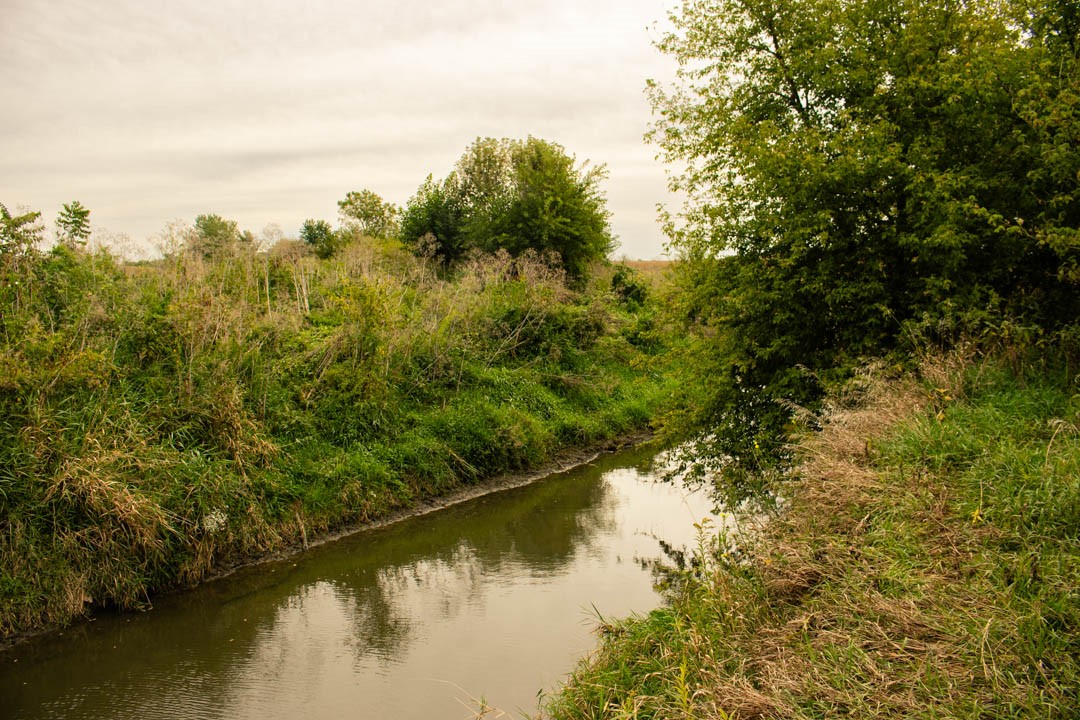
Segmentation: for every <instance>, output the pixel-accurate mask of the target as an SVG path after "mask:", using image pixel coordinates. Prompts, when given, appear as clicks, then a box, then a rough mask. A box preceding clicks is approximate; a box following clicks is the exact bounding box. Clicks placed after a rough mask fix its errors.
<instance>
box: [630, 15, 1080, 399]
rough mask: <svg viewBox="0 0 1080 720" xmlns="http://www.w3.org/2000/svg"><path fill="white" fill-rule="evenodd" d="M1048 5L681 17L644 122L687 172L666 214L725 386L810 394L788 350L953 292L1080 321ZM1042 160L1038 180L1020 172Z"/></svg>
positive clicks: (848, 346) (873, 335) (822, 356)
mask: <svg viewBox="0 0 1080 720" xmlns="http://www.w3.org/2000/svg"><path fill="white" fill-rule="evenodd" d="M1059 4H1060V5H1062V6H1064V5H1070V4H1071V3H1069V2H1065V0H1061V2H1060V3H1059ZM1046 14H1047V10H1046V8H1045V7H1044V8H1040V9H1039V10H1038V11H1037V12H1035V13H1034V15H1032V16H1028V17H1022V16H1021V14H1020V13H1019V12H1018V11H1017V7H1012V6H1009V5H1007V4H1006V3H996V2H959V1H956V0H908V1H903V0H901V1H897V0H686V2H684V3H683V4H682V6H681V8H680V9H678V10H677V11H675V12H674V13H673V15H672V21H673V24H674V30H673V31H671V32H670V33H669V34H667V35H666V36H665V37H663V39H662V40H661V41H660V43H659V46H660V48H661V50H663V51H664V52H666V53H668V54H670V55H672V56H673V57H674V58H675V59H676V60H677V61H678V63H679V68H680V69H679V71H678V81H677V82H676V83H675V84H674V85H673V86H662V85H658V84H655V83H653V84H650V92H651V98H652V102H653V105H654V108H655V110H656V112H657V113H658V115H659V120H658V121H657V122H656V124H655V126H654V128H653V130H652V133H651V137H652V139H653V140H654V141H655V142H657V143H658V144H659V145H660V146H661V148H662V150H663V153H664V155H665V156H666V157H667V159H669V160H670V161H673V162H676V163H679V164H680V165H682V166H683V167H685V168H686V169H685V171H684V172H681V173H679V174H677V175H675V177H674V178H673V182H672V185H673V187H674V188H675V189H676V190H679V191H681V192H684V193H685V194H686V196H687V197H688V202H687V204H686V206H685V208H684V211H683V212H682V213H681V214H680V215H678V216H675V217H671V218H669V220H670V223H669V230H670V232H671V234H672V237H673V241H674V245H675V246H676V247H677V248H678V249H679V250H681V251H682V253H683V254H684V256H685V257H686V259H687V260H688V263H689V265H696V266H695V267H693V268H692V270H691V275H692V282H691V285H692V293H691V295H690V296H689V297H690V298H691V302H690V307H689V310H690V312H691V314H692V315H693V316H694V317H695V318H697V319H699V320H700V321H702V322H704V323H708V324H713V325H716V326H718V327H719V328H720V330H719V332H718V333H717V334H716V335H717V337H718V338H719V340H718V343H719V344H721V345H724V347H723V348H716V347H714V348H713V352H715V353H717V356H718V358H720V359H719V362H720V363H721V366H722V367H721V370H722V372H720V373H719V374H720V375H721V376H724V377H727V378H728V384H742V385H749V386H754V387H760V386H762V385H764V386H767V387H769V388H770V389H771V391H773V392H775V393H776V394H778V395H781V396H788V397H790V396H793V395H800V394H805V392H806V391H807V390H808V388H807V387H806V386H807V384H810V385H813V384H814V383H813V382H812V381H811V380H810V379H809V377H808V375H807V374H806V373H805V372H802V371H801V370H800V369H799V366H800V365H801V366H809V367H810V368H813V369H821V368H827V367H830V366H833V365H835V364H837V363H839V362H842V361H843V359H844V358H849V357H852V356H860V355H865V354H871V353H879V352H881V351H883V350H887V349H888V348H889V347H891V346H892V345H893V344H894V343H895V342H896V341H897V338H898V336H899V334H900V332H901V328H902V327H903V326H904V324H905V322H907V321H910V320H912V319H916V318H921V317H924V316H927V315H941V314H942V313H943V312H944V311H947V310H949V309H954V310H957V311H959V312H963V311H966V310H971V309H977V308H978V309H982V308H988V307H994V308H996V309H999V310H1004V311H1007V312H1010V313H1013V314H1021V315H1023V316H1024V317H1026V318H1028V319H1030V320H1031V321H1033V322H1040V323H1048V324H1051V325H1052V324H1055V323H1060V322H1068V321H1071V320H1072V319H1073V318H1075V313H1076V311H1077V310H1078V306H1077V293H1076V290H1077V288H1076V286H1075V285H1072V284H1069V283H1068V282H1066V281H1065V279H1064V278H1065V276H1066V275H1068V269H1069V267H1070V266H1072V267H1074V266H1075V265H1074V264H1073V265H1070V264H1071V263H1074V262H1075V260H1074V258H1075V247H1074V246H1075V226H1076V217H1075V214H1076V209H1077V200H1078V198H1077V195H1076V193H1075V177H1073V178H1072V180H1071V181H1070V180H1069V173H1070V172H1071V171H1072V169H1073V168H1074V163H1075V162H1076V160H1077V157H1078V155H1077V153H1078V150H1077V145H1076V144H1075V143H1072V144H1070V142H1069V140H1070V139H1071V138H1072V137H1074V136H1071V135H1069V134H1068V133H1069V131H1066V130H1064V129H1063V128H1061V127H1060V125H1061V123H1062V120H1061V116H1062V115H1063V114H1064V113H1062V112H1061V110H1062V109H1063V108H1062V105H1063V103H1069V104H1070V108H1075V104H1076V97H1077V95H1076V82H1077V81H1076V74H1075V67H1076V65H1075V55H1076V53H1075V44H1074V45H1073V46H1072V47H1073V50H1071V51H1068V52H1063V51H1060V50H1058V51H1054V50H1051V49H1050V48H1049V47H1048V46H1047V45H1046V44H1045V43H1043V42H1042V41H1041V40H1040V39H1039V37H1038V36H1037V34H1036V33H1035V32H1034V31H1033V30H1032V27H1033V24H1032V23H1031V18H1032V17H1034V16H1043V17H1045V16H1046ZM1022 22H1026V23H1028V25H1029V27H1028V28H1027V29H1025V27H1024V26H1023V25H1022V24H1021V23H1022ZM1058 25H1062V23H1061V22H1059V23H1058ZM1071 32H1073V33H1074V34H1075V28H1073V30H1072V31H1071ZM1062 62H1067V63H1071V65H1068V67H1070V68H1072V71H1071V72H1072V74H1071V75H1068V74H1066V73H1062V72H1061V71H1060V70H1059V68H1061V67H1065V65H1062V64H1061V63H1062ZM1053 63H1058V65H1057V66H1056V67H1054V68H1051V65H1052V64H1053ZM1033 88H1034V89H1033ZM1036 92H1037V93H1040V97H1039V98H1032V93H1036ZM1051 96H1053V98H1056V100H1054V101H1053V102H1051V101H1050V98H1051ZM1055 102H1056V104H1057V107H1058V112H1057V114H1056V115H1054V114H1053V110H1052V107H1054V103H1055ZM1026 103H1033V104H1034V107H1033V108H1030V109H1027V108H1025V104H1026ZM1040 111H1041V112H1043V113H1047V114H1049V115H1051V118H1048V119H1046V120H1045V122H1047V123H1051V124H1053V123H1057V125H1055V126H1054V127H1052V128H1040V125H1039V121H1040V117H1041V116H1040V115H1039V113H1040ZM1071 132H1073V133H1075V126H1073V127H1072V130H1071ZM1051 160H1052V161H1053V162H1051ZM1053 163H1056V164H1057V165H1060V166H1061V167H1060V169H1057V170H1054V171H1053V176H1054V178H1055V179H1048V182H1047V184H1048V185H1052V186H1053V187H1050V188H1047V189H1045V190H1042V191H1040V189H1039V187H1038V184H1034V185H1033V184H1032V183H1031V182H1030V179H1032V178H1035V179H1039V178H1042V177H1043V176H1044V175H1046V174H1047V173H1050V172H1051V170H1050V169H1049V168H1050V167H1051V165H1052V164H1053ZM1051 206H1054V207H1056V208H1057V209H1056V210H1054V211H1053V212H1051V211H1050V210H1051ZM1055 243H1056V245H1055ZM1070 243H1072V244H1073V247H1070ZM1071 258H1072V259H1071ZM714 370H716V368H714ZM726 396H727V397H729V398H730V397H736V396H737V393H731V392H727V393H726Z"/></svg>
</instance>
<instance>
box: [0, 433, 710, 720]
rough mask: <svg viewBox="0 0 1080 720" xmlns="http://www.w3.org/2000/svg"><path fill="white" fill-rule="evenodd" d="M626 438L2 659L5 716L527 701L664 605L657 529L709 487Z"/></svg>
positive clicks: (702, 501)
mask: <svg viewBox="0 0 1080 720" xmlns="http://www.w3.org/2000/svg"><path fill="white" fill-rule="evenodd" d="M651 459H652V451H649V450H643V449H631V450H626V451H622V452H619V453H615V454H611V455H606V456H602V457H600V458H598V459H596V460H594V461H593V462H592V463H589V464H588V465H584V466H581V467H579V468H576V469H574V470H570V471H567V472H564V473H559V474H556V475H551V476H549V477H546V478H544V479H542V480H538V481H537V482H535V483H532V484H530V485H526V486H523V487H518V488H514V489H511V490H506V491H503V492H498V493H493V494H490V495H485V496H482V497H479V498H475V499H472V500H469V501H466V502H463V503H460V504H457V505H452V506H450V507H448V508H445V509H442V510H439V511H437V512H432V513H429V514H427V515H422V516H419V517H413V518H409V519H406V520H402V521H400V522H397V523H394V524H392V525H387V526H384V527H381V528H377V529H372V530H365V531H361V532H358V533H356V534H353V535H349V536H347V537H345V538H342V539H340V540H337V541H334V542H331V543H327V544H325V545H321V546H318V547H315V548H312V549H311V550H309V551H307V552H305V553H303V554H300V555H295V556H293V557H291V558H289V559H287V560H282V561H277V562H272V563H265V564H260V565H257V566H253V567H249V568H246V569H244V570H241V571H239V572H237V573H234V574H232V575H230V576H228V577H225V578H222V579H219V580H217V581H214V582H210V583H207V584H205V585H202V586H200V587H198V588H196V589H194V590H191V591H188V592H184V593H178V594H175V595H168V596H165V597H161V598H157V599H156V600H155V601H154V607H153V609H152V610H150V611H148V612H142V613H129V614H102V615H100V616H99V617H97V618H96V619H95V620H94V621H92V622H88V623H83V624H81V625H79V626H76V627H74V628H70V629H68V630H66V631H64V632H63V633H53V634H50V635H46V636H42V637H40V638H37V639H34V640H32V641H29V642H26V643H23V644H22V645H19V646H16V647H15V648H13V649H12V650H9V651H8V652H7V653H4V654H0V716H2V717H11V718H20V719H22V718H95V719H97V718H103V719H108V718H132V719H134V718H139V719H142V718H170V719H172V718H181V719H185V718H214V719H219V718H252V719H254V718H258V719H259V720H263V719H266V718H290V719H291V718H301V717H313V718H315V717H317V718H469V717H474V716H475V714H476V712H477V711H478V710H479V709H480V705H479V702H480V701H481V700H483V701H485V702H486V703H487V704H488V706H490V707H493V708H498V709H499V710H500V711H502V712H505V713H506V714H505V715H500V713H499V712H492V713H491V714H490V715H486V716H485V717H522V716H523V715H525V714H535V713H536V711H537V707H538V701H539V700H540V699H541V697H542V693H543V692H550V691H551V690H553V689H555V688H556V687H557V686H558V685H559V683H560V682H561V681H562V680H563V679H564V678H565V677H566V676H567V674H568V673H569V672H570V671H571V670H572V669H573V667H574V665H575V663H576V662H577V661H578V660H579V659H580V658H582V657H584V656H586V655H587V654H588V653H589V651H590V650H591V649H593V648H594V647H595V645H596V637H595V634H594V630H595V628H596V625H597V623H598V622H599V619H598V617H599V616H602V617H604V618H618V617H623V616H626V615H629V614H631V613H646V612H648V611H649V610H651V609H652V608H655V607H657V606H658V605H659V604H660V603H661V599H660V597H659V596H658V595H657V593H656V591H655V590H654V589H653V572H652V566H653V563H654V561H657V560H661V559H663V556H664V553H663V551H662V549H661V546H660V541H661V540H663V541H665V542H667V543H669V544H671V545H673V546H675V547H676V548H680V547H690V546H692V545H693V544H694V542H695V535H696V531H695V530H694V527H693V526H694V523H696V522H700V521H701V520H702V519H703V518H705V517H709V516H710V510H711V507H712V504H711V502H710V500H709V498H708V496H707V494H705V493H702V492H689V491H687V490H686V489H685V488H683V487H681V486H680V485H677V484H675V485H673V484H666V483H660V482H656V481H655V478H654V476H653V475H652V474H651V473H650V471H649V470H648V469H647V468H648V466H649V461H650V460H651Z"/></svg>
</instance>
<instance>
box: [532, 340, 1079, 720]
mask: <svg viewBox="0 0 1080 720" xmlns="http://www.w3.org/2000/svg"><path fill="white" fill-rule="evenodd" d="M1065 375H1066V373H1061V372H1054V371H1047V370H1046V369H1045V368H1038V367H1027V368H1021V369H1020V370H1016V369H1015V368H1011V367H1009V366H1008V364H1007V363H1005V362H1000V363H999V362H996V361H994V360H981V361H975V360H974V359H972V358H968V359H966V360H965V361H963V362H960V361H957V360H956V359H954V358H952V359H947V360H939V361H935V362H933V363H930V364H929V365H928V366H925V367H923V368H922V370H921V380H920V381H916V380H914V379H911V378H908V379H905V380H902V381H893V382H885V381H880V382H879V381H875V382H873V383H872V384H871V386H870V389H869V390H868V391H864V392H863V393H862V395H863V399H862V401H861V402H859V403H857V404H854V405H853V404H851V403H847V404H843V403H839V404H838V405H837V407H838V408H839V409H838V410H836V411H835V412H833V413H832V414H831V415H830V416H829V417H827V418H826V421H825V423H824V426H823V429H822V430H821V431H820V432H818V433H811V434H807V435H805V436H803V437H801V438H800V439H799V441H798V443H797V450H798V453H797V454H798V457H799V458H800V464H799V465H798V467H797V473H796V474H795V475H794V476H793V477H791V478H790V479H788V480H785V481H784V482H785V485H784V490H783V491H784V495H785V497H788V498H789V499H790V502H788V503H786V504H785V508H784V510H783V511H782V512H781V513H780V514H779V515H777V516H776V517H775V518H773V519H771V520H770V521H769V522H767V523H765V524H763V525H762V526H761V527H760V528H759V529H758V531H757V532H756V533H752V534H740V537H739V538H737V541H738V542H737V543H736V542H733V541H732V539H731V538H727V537H724V536H722V535H721V536H712V537H706V538H704V539H703V540H702V542H701V545H700V547H699V551H698V555H697V557H696V561H697V562H696V563H695V564H694V566H693V567H692V569H691V570H689V571H687V572H686V573H685V574H684V575H683V576H682V577H681V583H678V584H677V585H676V586H675V587H674V589H673V590H672V592H671V594H670V597H669V600H670V601H671V604H670V606H669V607H666V608H663V609H661V610H657V611H654V612H653V613H651V614H649V615H648V616H646V617H642V618H634V619H630V620H625V621H615V622H606V623H604V624H603V625H602V626H601V628H600V638H601V640H600V642H601V647H600V649H599V650H598V651H597V652H596V653H595V654H594V655H593V656H591V657H590V658H589V660H587V661H585V662H583V663H582V665H581V666H580V667H579V668H578V670H577V671H576V672H575V674H574V675H573V677H572V679H571V680H570V681H569V683H568V685H567V686H566V687H564V688H563V689H562V690H561V692H559V693H556V694H554V695H553V696H552V697H551V699H550V702H549V704H548V707H547V708H546V714H545V717H549V718H556V719H565V718H592V719H596V718H615V717H626V716H628V715H630V714H633V715H634V716H636V717H724V718H727V717H730V718H810V717H834V716H844V717H856V718H859V717H890V718H892V717H895V718H901V717H902V718H926V719H927V720H928V719H929V718H934V717H976V716H978V717H986V718H1006V717H1009V718H1011V717H1046V718H1051V717H1053V718H1058V717H1060V718H1071V717H1076V716H1077V711H1078V710H1080V705H1078V703H1077V698H1076V693H1075V688H1076V682H1077V679H1078V678H1080V642H1078V640H1077V638H1078V637H1080V598H1078V597H1077V595H1076V592H1075V588H1076V587H1077V586H1078V585H1080V545H1078V544H1077V542H1076V537H1077V531H1078V529H1080V483H1078V482H1077V480H1076V478H1077V477H1080V430H1077V428H1080V406H1078V397H1080V396H1078V395H1077V394H1076V381H1075V380H1073V379H1072V377H1071V374H1070V377H1069V378H1068V379H1067V380H1065V381H1062V377H1064V376H1065Z"/></svg>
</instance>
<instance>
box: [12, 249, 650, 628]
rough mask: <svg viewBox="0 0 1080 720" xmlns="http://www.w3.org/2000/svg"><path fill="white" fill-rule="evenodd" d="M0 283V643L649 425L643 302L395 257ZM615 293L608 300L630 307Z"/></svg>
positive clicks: (594, 283)
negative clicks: (449, 271) (95, 609)
mask: <svg viewBox="0 0 1080 720" xmlns="http://www.w3.org/2000/svg"><path fill="white" fill-rule="evenodd" d="M0 259H2V260H3V262H2V263H0V517H2V518H3V523H2V525H0V637H4V636H6V637H10V636H13V635H15V634H18V633H22V632H25V631H32V630H34V629H37V628H41V627H44V626H48V625H56V624H64V623H66V622H69V621H71V620H72V619H73V618H76V617H78V616H80V615H82V614H83V613H85V612H86V611H88V610H89V609H91V608H95V607H119V608H135V607H140V606H143V605H145V604H146V603H148V602H149V599H150V597H151V595H152V594H153V593H154V592H156V591H158V590H161V589H163V588H168V587H173V586H177V585H185V584H191V583H195V582H198V581H199V580H201V579H202V578H204V577H206V576H207V575H208V574H210V573H213V572H215V571H216V570H217V569H218V568H221V567H222V566H225V565H228V564H229V563H233V562H236V561H239V560H243V559H246V558H251V557H258V556H260V555H262V554H265V553H269V552H273V551H275V550H279V549H282V548H285V547H290V546H294V545H298V544H302V543H306V542H307V541H308V539H309V538H312V537H314V536H315V535H317V534H318V533H322V532H324V531H327V530H331V529H334V528H338V527H341V526H345V525H352V524H357V523H362V522H364V521H367V520H370V519H373V518H377V517H379V516H381V515H384V514H386V513H387V512H390V511H393V510H395V509H398V508H405V507H409V506H410V505H412V504H414V503H416V502H417V501H419V500H421V499H424V498H428V497H432V496H438V495H441V494H444V493H446V492H449V491H452V490H454V489H456V488H458V487H461V486H462V485H467V484H470V483H474V482H477V481H479V480H481V479H483V478H486V477H489V476H492V475H495V474H499V473H504V472H513V471H518V470H524V469H527V468H532V467H535V466H537V465H538V464H540V463H542V462H544V461H546V460H549V459H551V458H552V457H554V456H556V455H557V454H558V453H560V452H561V451H563V450H565V449H568V448H576V447H583V446H589V445H593V444H596V443H599V442H604V441H607V440H610V439H612V438H615V437H618V436H620V435H624V434H627V433H630V432H632V431H635V430H638V429H641V428H643V427H645V426H647V424H648V422H649V419H650V418H651V417H652V416H653V414H654V411H655V407H656V405H657V404H658V403H659V401H660V400H661V399H662V398H663V397H664V396H665V395H667V394H669V390H668V389H667V388H666V383H668V382H670V381H669V379H668V378H667V377H666V376H665V375H664V372H663V363H662V362H660V360H659V358H660V356H661V353H662V350H663V345H664V338H663V337H662V333H661V331H660V330H659V329H658V327H657V322H656V321H655V319H654V315H655V310H654V309H653V308H652V304H653V303H652V301H651V300H649V299H648V298H647V297H646V296H645V295H647V291H643V292H645V294H639V295H636V296H635V297H634V298H632V299H631V298H628V297H627V295H626V289H627V288H632V287H633V286H634V285H633V283H632V282H630V280H632V278H630V279H627V277H624V278H623V282H622V285H619V288H621V289H622V290H623V291H624V292H623V293H622V294H620V292H619V291H618V288H616V289H615V290H613V285H612V277H613V274H614V273H615V272H616V270H615V269H614V268H611V267H602V266H601V267H597V268H596V270H595V272H594V273H593V274H592V275H591V276H590V278H591V279H590V280H589V281H588V282H586V283H568V282H567V281H566V278H565V277H564V274H563V272H562V270H561V269H560V267H559V266H558V264H557V263H554V262H552V261H551V260H548V259H545V258H541V257H538V256H531V255H526V256H523V257H519V258H517V259H512V258H510V257H509V256H508V255H506V254H505V253H503V254H497V255H486V256H480V255H478V256H476V257H474V258H473V259H472V260H470V261H468V262H466V263H464V264H463V265H462V266H461V267H460V268H458V269H456V270H455V272H454V273H452V274H447V273H446V272H444V271H443V270H442V269H440V268H439V267H437V266H436V265H435V264H433V263H432V262H431V261H429V260H424V259H420V258H416V257H414V256H413V255H412V254H410V253H408V252H405V251H404V250H403V249H402V248H401V247H400V246H398V245H396V244H395V243H393V242H384V241H374V240H370V239H364V240H360V241H358V242H354V243H352V244H351V245H349V246H348V247H345V248H343V249H341V250H340V252H339V253H338V254H337V255H335V256H334V257H333V258H331V259H319V258H317V257H315V256H314V255H313V254H311V253H310V251H309V250H308V249H307V248H305V247H304V246H303V245H301V244H299V243H295V242H292V243H290V242H283V243H279V244H278V245H277V246H276V247H274V248H271V249H270V250H268V251H265V252H256V251H255V249H254V248H251V247H231V248H224V249H219V250H218V251H216V253H215V254H214V255H213V256H209V257H207V256H204V255H203V254H200V253H198V252H191V251H187V252H178V253H177V254H175V255H172V256H170V257H168V258H166V259H164V260H161V261H157V262H154V263H147V264H140V265H131V264H125V263H123V262H121V261H118V260H116V259H115V258H113V257H110V256H109V255H108V254H105V253H98V254H88V253H86V252H83V251H77V250H72V249H68V248H65V247H63V246H61V247H58V248H56V249H54V250H52V251H50V252H47V253H36V252H31V253H28V254H26V255H24V256H14V255H4V256H2V258H0ZM628 283H629V284H628Z"/></svg>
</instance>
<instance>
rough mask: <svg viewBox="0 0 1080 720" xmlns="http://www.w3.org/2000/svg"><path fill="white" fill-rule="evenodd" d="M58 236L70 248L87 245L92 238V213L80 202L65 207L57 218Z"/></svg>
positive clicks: (76, 201)
mask: <svg viewBox="0 0 1080 720" xmlns="http://www.w3.org/2000/svg"><path fill="white" fill-rule="evenodd" d="M56 234H57V237H58V239H59V240H60V242H61V243H63V244H64V245H67V246H68V247H70V248H75V247H82V246H84V245H86V241H87V240H88V239H89V238H90V211H89V210H88V209H87V208H85V207H83V204H82V203H80V202H79V201H78V200H75V201H73V202H70V203H68V204H66V205H64V207H63V209H62V210H61V211H60V214H59V215H57V217H56Z"/></svg>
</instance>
